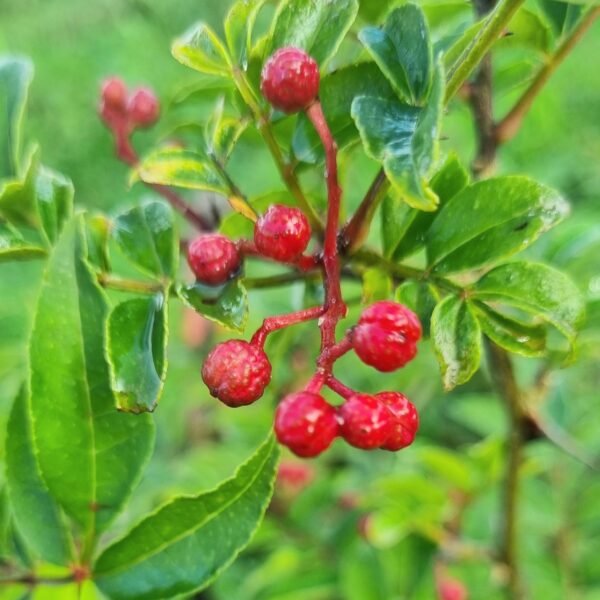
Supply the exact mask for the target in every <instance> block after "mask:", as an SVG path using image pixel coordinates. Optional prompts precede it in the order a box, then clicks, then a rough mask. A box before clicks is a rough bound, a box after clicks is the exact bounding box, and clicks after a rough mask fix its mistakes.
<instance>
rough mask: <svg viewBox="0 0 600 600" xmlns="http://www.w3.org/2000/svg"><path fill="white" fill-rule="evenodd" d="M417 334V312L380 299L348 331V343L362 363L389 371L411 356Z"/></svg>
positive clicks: (415, 352)
mask: <svg viewBox="0 0 600 600" xmlns="http://www.w3.org/2000/svg"><path fill="white" fill-rule="evenodd" d="M420 338H421V323H420V322H419V318H418V317H417V315H415V313H413V312H412V311H411V310H409V309H408V308H406V306H403V305H402V304H398V303H397V302H390V301H387V300H384V301H381V302H376V303H375V304H373V305H372V306H370V307H369V308H367V309H366V310H365V311H364V312H363V314H362V315H361V317H360V319H359V321H358V324H357V325H356V327H355V328H354V331H353V333H352V346H353V348H354V351H355V352H356V354H358V356H359V358H360V359H361V360H362V361H363V362H364V363H366V364H367V365H370V366H372V367H375V368H376V369H377V370H378V371H383V372H389V371H395V370H396V369H399V368H400V367H403V366H404V365H405V364H406V363H407V362H409V361H411V360H412V359H413V358H414V357H415V355H416V354H417V346H416V343H417V342H418V340H419V339H420Z"/></svg>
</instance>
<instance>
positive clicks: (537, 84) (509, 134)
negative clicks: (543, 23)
mask: <svg viewBox="0 0 600 600" xmlns="http://www.w3.org/2000/svg"><path fill="white" fill-rule="evenodd" d="M598 17H600V7H595V8H591V9H590V10H589V11H588V12H587V14H586V15H585V16H584V17H583V19H582V20H581V21H580V22H579V24H578V25H577V27H575V29H573V31H572V32H571V33H570V34H569V36H568V37H567V38H565V40H564V41H563V42H562V44H561V45H560V46H559V47H558V49H557V50H556V51H555V52H554V54H553V55H552V56H551V57H550V58H549V59H548V61H547V62H546V64H545V65H544V66H543V67H542V68H541V69H540V70H539V72H538V74H537V75H536V76H535V78H534V79H533V81H532V82H531V84H530V85H529V87H528V88H527V89H526V90H525V91H524V92H523V95H522V96H521V97H520V98H519V100H518V101H517V103H516V104H515V105H514V107H513V108H512V109H511V110H510V112H509V113H508V114H507V115H506V116H505V117H504V118H503V119H502V120H501V121H500V123H498V125H497V126H496V131H495V137H496V140H497V142H498V143H499V144H503V143H505V142H508V141H509V140H511V139H512V138H514V137H515V135H516V134H517V132H518V131H519V129H520V127H521V124H522V123H523V119H524V118H525V116H526V115H527V113H528V112H529V110H530V108H531V106H532V104H533V102H534V101H535V99H536V97H537V96H538V94H539V93H540V92H541V90H542V89H543V87H544V85H545V84H546V83H547V82H548V80H549V79H550V77H551V76H552V74H553V73H554V72H555V71H556V69H557V68H558V67H559V66H560V65H561V63H562V62H563V61H564V60H565V58H566V57H567V56H568V55H569V53H570V52H571V51H572V50H573V48H575V46H576V45H577V44H578V42H579V41H581V39H582V38H583V36H584V35H585V34H586V32H587V31H588V30H589V29H590V27H591V26H592V25H593V24H594V22H595V21H596V19H597V18H598Z"/></svg>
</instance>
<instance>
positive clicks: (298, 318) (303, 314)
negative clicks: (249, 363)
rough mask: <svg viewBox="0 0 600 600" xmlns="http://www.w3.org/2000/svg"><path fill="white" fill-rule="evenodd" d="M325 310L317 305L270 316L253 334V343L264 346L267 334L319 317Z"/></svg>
mask: <svg viewBox="0 0 600 600" xmlns="http://www.w3.org/2000/svg"><path fill="white" fill-rule="evenodd" d="M324 312H325V308H324V307H323V306H315V307H313V308H307V309H305V310H299V311H298V312H294V313H289V314H287V315H279V316H276V317H268V318H266V319H265V320H264V321H263V324H262V325H261V327H260V328H259V329H257V331H256V333H255V334H254V335H253V336H252V340H251V343H252V344H256V345H258V346H260V347H261V348H262V347H264V345H265V342H266V341H267V336H268V335H269V334H270V333H273V331H277V330H278V329H283V328H284V327H289V326H290V325H297V324H298V323H304V322H306V321H311V320H313V319H318V318H319V317H320V316H321V315H322V314H323V313H324Z"/></svg>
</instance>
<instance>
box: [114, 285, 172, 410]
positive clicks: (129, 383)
mask: <svg viewBox="0 0 600 600" xmlns="http://www.w3.org/2000/svg"><path fill="white" fill-rule="evenodd" d="M167 336H168V328H167V303H166V302H165V298H164V296H163V295H162V294H157V295H155V296H152V297H150V298H135V299H133V300H126V301H125V302H121V304H118V305H117V306H115V308H114V309H113V310H112V312H111V313H110V316H109V319H108V335H107V346H106V347H107V358H108V363H109V365H110V374H111V382H112V389H113V391H114V393H115V395H116V398H117V406H118V408H119V409H120V410H124V411H126V412H133V413H141V412H147V411H153V410H154V409H155V407H156V405H157V404H158V401H159V399H160V396H161V394H162V390H163V385H164V382H165V377H166V375H167V358H166V350H167Z"/></svg>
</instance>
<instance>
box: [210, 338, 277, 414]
mask: <svg viewBox="0 0 600 600" xmlns="http://www.w3.org/2000/svg"><path fill="white" fill-rule="evenodd" d="M202 379H203V380H204V383H205V384H206V385H207V387H208V389H209V390H210V393H211V395H213V396H214V397H215V398H218V399H219V400H220V401H221V402H223V403H224V404H227V405H228V406H232V407H236V406H245V405H246V404H252V402H254V401H256V400H258V399H259V398H260V397H261V396H262V395H263V392H264V391H265V388H266V387H267V385H268V384H269V381H270V380H271V363H270V362H269V359H268V357H267V355H266V354H265V353H264V350H263V349H262V348H260V347H259V346H255V345H254V344H249V343H248V342H244V341H243V340H229V341H228V342H223V343H222V344H219V345H218V346H216V347H215V348H214V349H213V350H212V352H211V353H210V354H209V355H208V356H207V357H206V360H205V361H204V365H203V366H202Z"/></svg>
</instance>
